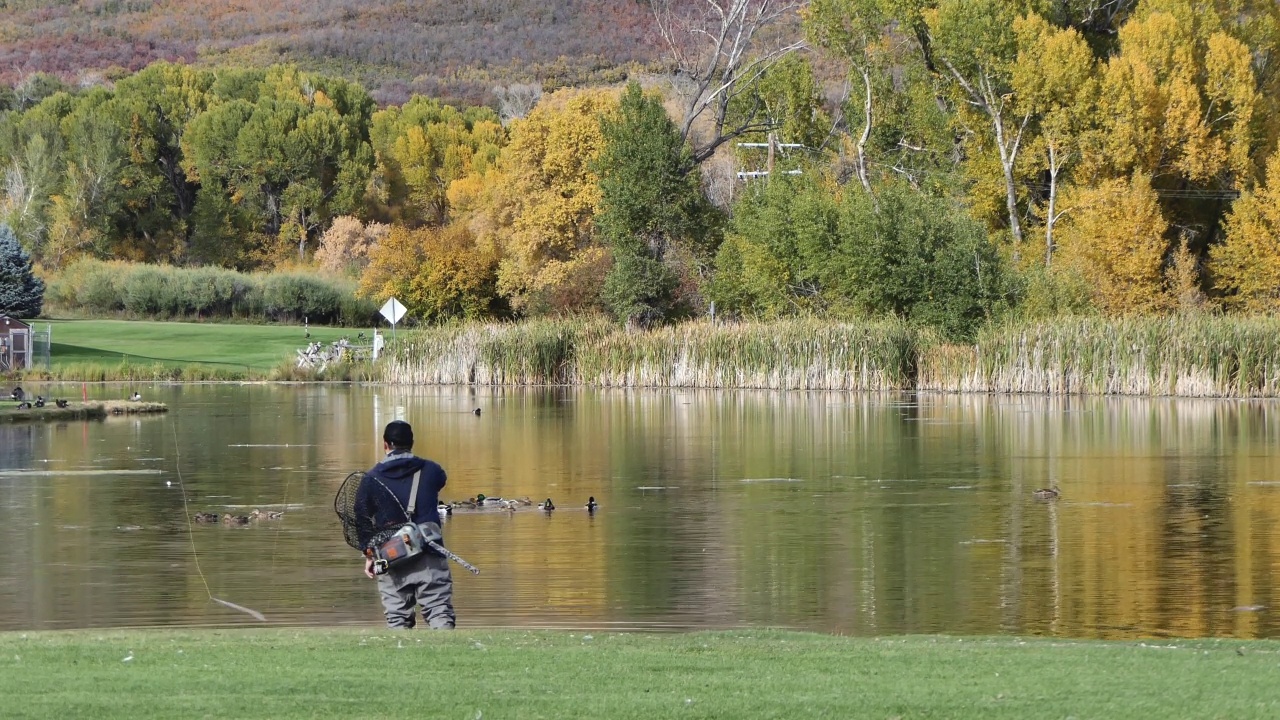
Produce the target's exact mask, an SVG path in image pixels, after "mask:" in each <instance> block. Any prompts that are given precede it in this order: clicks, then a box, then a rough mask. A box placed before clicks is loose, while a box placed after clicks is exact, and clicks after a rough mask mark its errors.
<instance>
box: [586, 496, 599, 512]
mask: <svg viewBox="0 0 1280 720" xmlns="http://www.w3.org/2000/svg"><path fill="white" fill-rule="evenodd" d="M598 507H600V503H598V502H596V496H595V495H592V496H591V497H589V498H587V512H595V511H596V508H598Z"/></svg>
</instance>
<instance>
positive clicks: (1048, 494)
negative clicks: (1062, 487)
mask: <svg viewBox="0 0 1280 720" xmlns="http://www.w3.org/2000/svg"><path fill="white" fill-rule="evenodd" d="M1060 494H1061V493H1060V492H1059V491H1058V486H1057V485H1055V486H1053V487H1051V488H1041V489H1039V490H1036V491H1034V492H1032V493H1031V497H1033V498H1035V499H1037V500H1057V499H1058V495H1060Z"/></svg>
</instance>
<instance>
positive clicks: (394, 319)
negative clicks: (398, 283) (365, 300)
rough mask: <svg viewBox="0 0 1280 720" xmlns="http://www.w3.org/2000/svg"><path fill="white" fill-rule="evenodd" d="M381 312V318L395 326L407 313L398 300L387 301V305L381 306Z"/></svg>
mask: <svg viewBox="0 0 1280 720" xmlns="http://www.w3.org/2000/svg"><path fill="white" fill-rule="evenodd" d="M381 312H382V317H384V318H386V319H387V322H389V323H391V324H392V325H395V324H396V323H398V322H400V318H402V317H404V314H405V313H406V312H408V311H407V310H405V309H404V306H403V305H401V304H400V301H399V300H397V299H395V298H391V299H390V300H388V301H387V304H385V305H383V306H382V310H381Z"/></svg>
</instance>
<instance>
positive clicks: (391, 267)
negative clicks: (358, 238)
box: [360, 223, 501, 322]
mask: <svg viewBox="0 0 1280 720" xmlns="http://www.w3.org/2000/svg"><path fill="white" fill-rule="evenodd" d="M496 269H497V259H496V258H495V257H494V255H493V254H492V253H489V252H485V251H484V250H483V249H481V248H479V247H477V246H476V243H475V238H474V237H473V236H472V235H471V232H470V231H469V230H468V229H467V227H466V225H464V224H461V223H453V224H450V225H446V226H444V227H424V228H419V229H416V230H415V229H409V228H405V227H403V226H394V227H392V228H391V230H390V231H389V232H388V233H387V234H386V235H385V236H384V237H383V238H382V239H381V240H380V241H379V242H378V243H377V244H376V245H374V246H373V248H372V249H371V250H370V252H369V266H368V268H366V269H365V272H364V274H363V275H362V276H361V278H360V294H361V295H363V296H365V297H372V298H375V299H377V300H379V301H381V300H385V299H387V298H389V297H392V296H394V297H396V298H397V299H399V300H400V301H401V302H403V303H404V305H405V307H406V308H408V309H409V311H410V312H411V313H412V314H413V315H414V316H415V317H416V318H418V319H420V320H425V321H427V322H439V321H443V320H449V319H453V318H465V319H469V320H470V319H481V318H486V317H492V316H493V315H495V314H498V313H499V312H500V310H501V307H500V304H499V303H498V299H497V292H496V288H495V285H496V274H495V273H496Z"/></svg>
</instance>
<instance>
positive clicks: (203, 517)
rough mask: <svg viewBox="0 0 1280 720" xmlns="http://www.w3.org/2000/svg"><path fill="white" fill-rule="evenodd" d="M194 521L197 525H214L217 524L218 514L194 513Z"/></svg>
mask: <svg viewBox="0 0 1280 720" xmlns="http://www.w3.org/2000/svg"><path fill="white" fill-rule="evenodd" d="M195 519H196V522H198V523H216V522H218V513H196V515H195Z"/></svg>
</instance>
